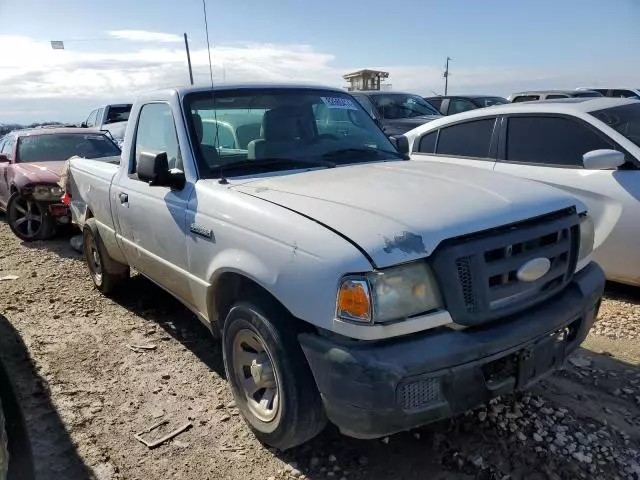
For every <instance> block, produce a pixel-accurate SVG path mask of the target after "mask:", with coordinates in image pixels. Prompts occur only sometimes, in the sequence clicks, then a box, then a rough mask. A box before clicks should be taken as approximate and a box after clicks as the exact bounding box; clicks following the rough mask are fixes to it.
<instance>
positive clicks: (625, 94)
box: [611, 90, 638, 98]
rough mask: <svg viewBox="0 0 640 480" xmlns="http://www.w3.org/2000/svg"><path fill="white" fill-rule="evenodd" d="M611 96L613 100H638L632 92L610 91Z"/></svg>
mask: <svg viewBox="0 0 640 480" xmlns="http://www.w3.org/2000/svg"><path fill="white" fill-rule="evenodd" d="M611 96H612V97H615V98H638V95H637V94H636V93H635V92H634V91H632V90H612V91H611Z"/></svg>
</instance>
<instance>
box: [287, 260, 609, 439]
mask: <svg viewBox="0 0 640 480" xmlns="http://www.w3.org/2000/svg"><path fill="white" fill-rule="evenodd" d="M604 284H605V276H604V273H603V271H602V269H600V267H599V266H598V265H596V264H595V263H591V264H589V265H588V266H586V267H585V268H584V269H583V270H581V271H580V272H578V273H577V274H576V275H575V276H574V278H573V280H572V281H571V283H569V284H568V285H567V287H566V288H565V289H564V290H563V291H562V292H561V293H559V294H558V295H556V296H555V297H554V298H552V299H550V300H547V301H546V302H544V303H543V304H541V305H538V306H536V307H533V308H531V309H529V310H527V311H525V312H520V313H519V314H515V315H512V316H510V317H507V318H504V319H501V320H497V321H494V322H491V323H489V324H485V325H481V326H478V327H472V328H468V329H465V330H453V329H450V328H447V327H441V328H439V329H434V330H431V331H427V332H422V333H417V334H412V335H408V336H406V337H401V338H396V339H391V340H387V341H384V342H356V341H351V340H348V339H341V340H335V339H330V338H326V337H322V336H319V335H317V334H310V333H304V334H300V335H299V340H300V344H301V345H302V349H303V351H304V353H305V355H306V357H307V360H308V362H309V365H310V366H311V370H312V372H313V375H314V377H315V380H316V384H317V385H318V389H319V390H320V393H321V395H322V399H323V402H324V406H325V409H326V412H327V416H328V417H329V419H330V420H331V421H332V422H333V423H334V424H335V425H337V426H338V427H339V428H340V430H341V431H342V432H343V433H344V434H346V435H350V436H353V437H356V438H377V437H382V436H385V435H389V434H392V433H396V432H400V431H403V430H408V429H411V428H414V427H417V426H420V425H425V424H427V423H431V422H434V421H437V420H441V419H445V418H449V417H452V416H454V415H457V414H460V413H463V412H465V411H467V410H469V409H472V408H475V407H478V406H479V405H482V404H483V403H486V402H487V401H488V400H490V399H491V398H493V397H496V396H498V395H503V394H505V393H509V392H512V391H514V390H518V389H524V388H527V387H529V386H530V385H531V384H533V383H535V382H536V381H538V380H539V379H540V378H541V377H543V376H544V375H545V374H547V373H549V372H551V371H553V370H554V369H556V368H558V367H560V366H561V365H562V363H563V361H564V359H565V358H566V357H567V356H568V355H569V354H570V353H571V352H572V351H574V350H575V349H576V348H577V347H578V346H579V345H580V344H581V343H582V341H583V340H584V338H585V337H586V336H587V333H588V331H589V329H590V328H591V326H592V325H593V322H594V320H595V318H596V315H597V312H598V308H599V306H600V300H601V298H602V294H603V291H604Z"/></svg>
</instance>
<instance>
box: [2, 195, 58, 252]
mask: <svg viewBox="0 0 640 480" xmlns="http://www.w3.org/2000/svg"><path fill="white" fill-rule="evenodd" d="M7 221H8V222H9V227H10V228H11V231H12V232H13V233H14V234H15V235H16V236H17V237H18V238H19V239H20V240H24V241H25V242H33V241H36V240H47V239H49V238H51V237H52V236H53V234H54V233H55V228H56V223H55V220H54V219H53V217H52V216H51V214H50V213H49V210H48V209H47V207H46V206H45V205H43V204H41V203H40V202H37V201H35V200H32V199H30V198H27V197H23V196H22V195H20V194H19V193H18V192H15V193H13V194H12V195H11V197H9V202H8V203H7Z"/></svg>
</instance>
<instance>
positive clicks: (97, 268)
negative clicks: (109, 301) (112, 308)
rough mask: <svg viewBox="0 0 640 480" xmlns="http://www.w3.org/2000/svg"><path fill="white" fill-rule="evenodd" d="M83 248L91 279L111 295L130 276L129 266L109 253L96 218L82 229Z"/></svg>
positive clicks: (86, 223)
mask: <svg viewBox="0 0 640 480" xmlns="http://www.w3.org/2000/svg"><path fill="white" fill-rule="evenodd" d="M82 249H83V252H84V258H85V260H86V261H87V266H88V267H89V274H90V275H91V280H93V284H94V285H95V287H96V288H97V289H98V290H100V292H102V293H103V294H105V295H111V294H112V293H113V292H115V291H116V290H117V289H118V287H119V286H120V284H121V283H122V282H124V281H125V280H127V279H128V278H129V274H130V270H129V266H128V265H125V264H122V263H120V262H118V261H116V260H114V259H113V258H111V257H110V256H109V254H108V253H107V249H106V248H105V247H104V244H103V243H102V239H101V238H100V232H99V231H98V227H97V225H96V221H95V219H94V218H90V219H89V220H87V221H86V222H85V224H84V228H83V229H82Z"/></svg>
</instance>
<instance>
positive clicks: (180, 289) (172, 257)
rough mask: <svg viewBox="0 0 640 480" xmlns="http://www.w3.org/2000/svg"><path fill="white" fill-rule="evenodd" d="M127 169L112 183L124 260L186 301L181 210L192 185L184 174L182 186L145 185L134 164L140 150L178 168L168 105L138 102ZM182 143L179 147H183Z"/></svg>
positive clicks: (178, 152) (187, 284) (178, 153)
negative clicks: (164, 157)
mask: <svg viewBox="0 0 640 480" xmlns="http://www.w3.org/2000/svg"><path fill="white" fill-rule="evenodd" d="M132 143H133V146H132V148H131V151H130V152H127V154H128V155H129V156H130V157H131V160H130V162H129V165H128V168H126V169H122V170H121V171H120V173H119V177H117V179H116V181H115V182H114V185H113V187H112V193H111V195H112V196H114V197H115V198H114V205H115V206H116V208H115V211H116V212H117V220H118V223H119V231H118V239H119V242H120V244H121V247H122V250H123V252H124V254H125V256H126V257H127V261H128V262H129V264H130V265H131V266H133V267H134V268H136V269H137V270H138V271H140V272H141V273H143V274H144V275H145V276H147V277H149V278H150V279H151V280H153V281H155V282H156V283H158V284H159V285H161V286H163V287H165V288H166V289H167V290H169V291H171V292H172V293H174V294H175V295H176V296H178V297H179V298H180V300H182V301H183V302H184V303H186V304H192V298H193V295H192V293H191V289H190V282H189V278H188V274H187V249H186V245H185V239H186V234H185V232H186V231H187V230H186V227H185V222H186V220H185V212H186V208H187V204H188V202H189V198H190V197H191V195H192V193H193V190H194V185H193V180H192V179H189V178H187V181H186V184H185V187H184V188H183V189H182V190H171V189H170V188H168V187H159V186H153V187H151V186H149V184H148V183H146V182H143V181H140V180H138V178H137V174H136V164H137V160H138V158H139V156H140V153H141V152H150V153H160V152H166V153H167V157H168V159H169V167H170V168H178V169H182V168H183V167H182V155H181V146H180V144H179V142H178V137H177V134H176V127H175V122H174V116H173V113H172V110H171V106H170V105H169V104H168V103H148V104H146V105H143V106H142V108H141V110H140V114H139V116H138V123H137V129H136V133H135V135H134V139H133V142H132ZM184 148H186V146H183V149H184Z"/></svg>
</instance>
